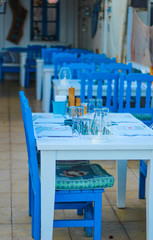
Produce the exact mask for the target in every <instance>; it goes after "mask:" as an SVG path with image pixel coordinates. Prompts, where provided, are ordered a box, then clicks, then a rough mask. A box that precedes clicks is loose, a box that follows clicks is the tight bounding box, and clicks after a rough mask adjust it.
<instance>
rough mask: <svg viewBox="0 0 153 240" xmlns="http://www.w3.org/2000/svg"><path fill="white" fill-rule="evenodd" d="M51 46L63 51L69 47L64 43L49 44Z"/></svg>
mask: <svg viewBox="0 0 153 240" xmlns="http://www.w3.org/2000/svg"><path fill="white" fill-rule="evenodd" d="M50 47H51V48H62V50H63V51H65V50H67V49H69V46H65V45H51V46H50Z"/></svg>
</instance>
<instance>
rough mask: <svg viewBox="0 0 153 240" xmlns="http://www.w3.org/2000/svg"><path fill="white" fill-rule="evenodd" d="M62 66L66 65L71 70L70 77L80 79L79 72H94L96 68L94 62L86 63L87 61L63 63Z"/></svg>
mask: <svg viewBox="0 0 153 240" xmlns="http://www.w3.org/2000/svg"><path fill="white" fill-rule="evenodd" d="M63 67H68V68H69V69H70V71H71V77H72V79H80V77H81V72H87V73H89V72H94V71H95V70H96V66H95V64H94V63H91V64H87V63H70V64H66V63H65V64H63Z"/></svg>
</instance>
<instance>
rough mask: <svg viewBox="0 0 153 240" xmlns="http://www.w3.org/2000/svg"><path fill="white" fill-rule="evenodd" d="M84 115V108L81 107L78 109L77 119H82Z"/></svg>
mask: <svg viewBox="0 0 153 240" xmlns="http://www.w3.org/2000/svg"><path fill="white" fill-rule="evenodd" d="M83 115H84V107H83V106H79V107H77V117H82V116H83Z"/></svg>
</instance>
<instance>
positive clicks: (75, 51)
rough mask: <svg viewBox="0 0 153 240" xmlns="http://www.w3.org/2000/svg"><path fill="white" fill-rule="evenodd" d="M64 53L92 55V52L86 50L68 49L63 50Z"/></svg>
mask: <svg viewBox="0 0 153 240" xmlns="http://www.w3.org/2000/svg"><path fill="white" fill-rule="evenodd" d="M65 52H69V53H77V54H78V55H81V54H89V53H94V51H93V50H91V51H88V50H87V49H81V48H70V49H67V50H65Z"/></svg>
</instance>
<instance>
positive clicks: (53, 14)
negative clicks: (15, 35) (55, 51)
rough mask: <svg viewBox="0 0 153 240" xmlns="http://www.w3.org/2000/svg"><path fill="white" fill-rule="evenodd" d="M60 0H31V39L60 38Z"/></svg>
mask: <svg viewBox="0 0 153 240" xmlns="http://www.w3.org/2000/svg"><path fill="white" fill-rule="evenodd" d="M59 5H60V3H59V1H58V3H56V4H55V3H52V4H51V3H48V2H47V0H32V1H31V40H33V41H57V40H59Z"/></svg>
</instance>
